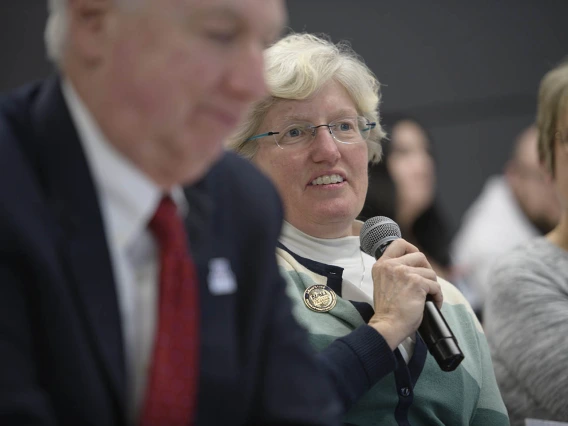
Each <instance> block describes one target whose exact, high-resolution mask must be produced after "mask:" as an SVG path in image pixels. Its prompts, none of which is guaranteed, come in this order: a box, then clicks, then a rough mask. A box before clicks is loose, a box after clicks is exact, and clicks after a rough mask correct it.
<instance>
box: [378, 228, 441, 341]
mask: <svg viewBox="0 0 568 426" xmlns="http://www.w3.org/2000/svg"><path fill="white" fill-rule="evenodd" d="M372 276H373V286H374V291H373V299H374V308H375V315H373V317H372V318H371V320H370V321H369V325H370V326H371V327H373V328H375V329H376V330H377V331H378V332H379V333H381V335H382V336H383V337H384V339H385V340H386V341H387V343H388V345H389V346H390V348H391V349H392V350H394V349H395V348H396V347H397V346H398V345H399V344H400V343H401V342H402V341H403V340H404V339H405V338H407V337H408V336H411V335H413V334H414V333H415V332H416V330H417V329H418V327H419V326H420V323H421V322H422V316H423V314H424V303H425V302H426V296H427V295H431V296H432V298H433V300H434V303H436V305H437V306H438V308H441V307H442V302H443V296H442V290H441V287H440V284H438V281H437V277H436V273H435V272H434V270H433V269H432V267H431V265H430V263H429V262H428V260H427V259H426V256H424V254H422V253H420V251H419V250H418V249H417V248H416V247H415V246H413V245H412V244H410V243H409V242H407V241H405V240H403V239H398V240H395V241H393V242H392V243H391V244H390V245H389V246H388V247H387V249H386V250H385V252H384V253H383V255H382V256H381V257H380V258H379V260H377V261H376V262H375V264H374V265H373V269H372Z"/></svg>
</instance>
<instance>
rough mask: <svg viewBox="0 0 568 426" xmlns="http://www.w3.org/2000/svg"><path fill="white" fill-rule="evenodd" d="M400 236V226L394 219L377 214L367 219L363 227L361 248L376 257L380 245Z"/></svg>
mask: <svg viewBox="0 0 568 426" xmlns="http://www.w3.org/2000/svg"><path fill="white" fill-rule="evenodd" d="M398 238H401V233H400V228H399V227H398V225H397V224H396V222H395V221H394V220H392V219H389V218H388V217H386V216H375V217H372V218H370V219H368V220H367V221H365V223H364V224H363V227H362V228H361V233H360V240H361V250H363V251H364V252H365V253H367V254H368V255H370V256H373V257H375V258H376V257H377V256H376V253H377V249H378V248H379V247H381V246H383V245H384V244H386V243H388V242H390V241H394V240H396V239H398ZM381 254H382V253H381Z"/></svg>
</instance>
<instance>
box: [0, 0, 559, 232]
mask: <svg viewBox="0 0 568 426" xmlns="http://www.w3.org/2000/svg"><path fill="white" fill-rule="evenodd" d="M45 4H46V2H45V1H43V0H2V1H1V2H0V34H1V37H0V90H4V89H7V88H9V87H13V86H15V85H18V84H20V83H22V82H25V81H27V80H30V79H34V78H39V77H42V76H45V75H47V74H48V73H49V72H50V70H51V67H50V66H49V65H48V63H47V62H46V61H45V54H44V50H43V40H42V32H43V26H44V21H45V14H46V12H45V9H46V7H45ZM288 7H289V13H290V16H289V18H290V19H289V26H290V27H291V28H292V29H293V30H295V31H309V32H323V33H327V34H329V35H331V37H332V39H333V40H334V41H339V40H341V39H346V40H349V41H351V43H352V45H353V47H354V49H355V50H356V51H357V52H358V53H359V54H361V55H362V56H363V58H364V59H365V60H366V62H367V63H368V64H369V66H370V67H371V68H372V69H373V71H374V72H375V73H376V74H377V76H378V77H379V80H380V81H381V82H382V83H383V84H384V87H383V109H384V110H385V111H398V112H408V113H411V114H412V115H414V116H416V117H417V118H419V119H421V120H422V121H423V122H425V124H427V125H429V127H430V130H431V132H432V135H433V137H434V143H435V152H436V156H437V160H438V174H439V192H440V195H441V201H442V203H443V206H444V207H445V208H446V210H447V213H448V215H449V219H450V220H451V223H452V225H457V224H458V222H459V219H460V217H461V215H462V214H463V212H464V210H465V209H466V208H467V206H468V205H469V204H470V203H471V201H472V200H473V199H474V197H475V196H476V195H477V194H478V193H479V191H480V189H481V186H482V185H483V182H484V180H485V179H486V178H487V176H489V175H490V174H494V173H498V172H499V171H500V170H501V168H502V165H503V164H504V162H505V160H506V158H507V156H508V154H509V150H510V147H511V143H512V141H513V139H514V137H515V136H516V134H518V132H519V131H520V130H521V129H522V128H523V127H524V126H526V125H528V124H529V123H531V121H532V120H533V119H534V113H535V100H536V90H537V87H538V83H539V81H540V79H541V77H542V75H543V74H544V73H545V72H546V71H547V70H548V69H549V68H550V67H551V66H553V65H555V64H556V63H558V62H559V61H560V60H561V59H562V58H563V57H564V56H565V55H567V54H568V1H566V0H501V1H499V0H492V1H490V0H475V1H472V0H396V1H395V0H391V1H378V0H375V1H373V0H289V1H288Z"/></svg>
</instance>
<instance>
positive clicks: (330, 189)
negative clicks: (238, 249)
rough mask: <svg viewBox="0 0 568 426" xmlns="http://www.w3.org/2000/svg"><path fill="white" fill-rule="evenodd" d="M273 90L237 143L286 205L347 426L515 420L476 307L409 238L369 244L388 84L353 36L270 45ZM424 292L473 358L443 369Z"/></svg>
mask: <svg viewBox="0 0 568 426" xmlns="http://www.w3.org/2000/svg"><path fill="white" fill-rule="evenodd" d="M266 64H267V76H266V78H267V83H268V91H269V94H268V96H266V97H265V98H264V99H262V100H260V101H259V102H257V103H256V104H255V105H254V107H253V108H252V110H251V111H250V114H249V116H248V118H247V120H246V121H245V122H244V123H243V125H242V126H241V127H240V129H239V131H238V132H237V133H236V134H235V135H234V136H233V137H232V138H231V141H230V144H229V146H230V147H231V148H232V149H234V150H236V151H237V152H238V153H240V154H241V155H243V156H244V157H246V158H248V159H250V160H251V161H252V162H253V163H255V164H256V165H257V166H259V167H260V169H261V170H263V171H264V172H265V173H266V174H267V175H268V176H269V177H270V178H271V179H272V180H273V181H274V183H275V184H276V187H277V188H278V190H279V192H280V195H281V196H282V199H283V201H284V210H285V222H284V227H283V230H282V235H281V236H280V244H279V247H278V248H277V250H276V251H277V258H278V263H279V265H280V270H281V272H282V273H283V274H284V276H285V277H286V278H287V281H288V294H289V296H290V297H291V299H292V302H293V305H294V313H295V316H296V318H297V319H298V321H299V322H300V323H301V324H302V325H304V327H306V328H307V330H308V332H309V333H310V339H311V342H312V344H313V346H314V347H315V348H316V349H317V350H318V351H319V355H320V358H319V359H320V360H321V363H322V364H323V365H325V366H326V367H327V368H328V370H329V374H330V376H331V377H333V379H334V381H335V384H336V388H337V390H338V393H339V395H340V396H341V398H342V400H343V406H344V409H345V410H346V411H347V414H346V417H345V419H344V421H345V424H350V425H379V424H380V425H397V424H413V425H432V424H445V425H458V424H471V425H479V426H481V425H483V426H489V425H507V424H508V419H507V414H506V411H505V408H504V406H503V403H502V401H501V397H500V395H499V391H498V389H497V385H496V382H495V379H494V373H493V367H492V364H491V359H490V356H489V349H488V347H487V343H486V341H485V337H484V335H483V331H482V330H481V326H480V325H479V323H478V322H477V319H476V318H475V315H474V314H473V312H472V311H471V308H470V307H469V305H468V303H467V301H466V300H465V299H464V297H463V296H462V295H461V294H460V293H459V291H458V290H457V289H456V288H455V287H454V286H452V285H451V284H450V283H448V282H447V281H444V280H442V279H439V281H438V278H437V276H436V274H435V272H434V271H433V270H432V267H431V266H430V264H429V263H428V261H427V259H426V257H425V256H424V255H423V254H422V253H420V252H419V251H418V249H417V248H416V247H415V246H414V245H412V244H410V243H408V242H407V241H405V240H403V239H398V240H396V241H394V242H392V244H390V245H389V246H388V248H387V249H386V251H385V253H384V254H383V256H382V257H380V258H379V260H375V258H374V257H372V256H369V255H367V254H365V253H363V252H362V251H361V250H360V239H359V232H360V228H361V226H362V222H360V221H357V220H356V218H357V216H358V215H359V213H360V212H361V209H362V208H363V203H364V201H365V196H366V193H367V187H368V174H367V165H368V163H369V161H371V162H374V163H375V162H377V161H379V159H380V155H381V149H380V144H379V142H380V140H381V138H382V137H383V135H384V133H383V130H382V128H381V126H380V124H379V116H378V105H379V99H380V94H379V83H378V81H377V80H376V77H375V76H374V75H373V73H372V72H371V70H369V68H368V67H367V66H366V65H365V64H364V63H363V62H362V61H361V60H360V59H359V58H358V57H357V55H356V54H355V53H354V52H353V50H352V49H351V48H350V47H349V46H348V45H346V44H339V45H334V44H333V43H331V42H329V41H328V40H326V39H324V38H320V37H316V36H313V35H310V34H292V35H289V36H287V37H285V38H284V39H282V40H280V41H279V42H278V43H276V44H275V45H273V46H271V47H270V48H269V49H268V50H267V52H266ZM427 294H432V295H433V296H434V298H435V300H436V301H437V304H438V305H440V304H441V301H442V294H443V301H444V303H443V306H442V312H443V314H444V315H445V318H446V320H447V321H448V323H449V324H450V327H451V328H452V330H453V332H454V334H455V335H456V338H457V340H458V342H459V344H460V346H461V349H462V350H463V352H464V354H465V360H464V361H463V362H462V363H461V364H460V365H459V366H458V367H457V369H456V370H455V371H453V372H443V371H442V370H441V369H440V367H439V366H438V364H437V363H436V361H435V360H434V358H433V357H432V356H431V355H430V354H429V353H428V352H427V349H426V345H425V343H424V341H423V340H422V338H421V337H420V336H419V335H418V334H417V333H416V330H417V328H418V326H419V324H420V322H421V319H422V315H423V309H424V302H425V298H426V295H427Z"/></svg>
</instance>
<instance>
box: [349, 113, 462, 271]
mask: <svg viewBox="0 0 568 426" xmlns="http://www.w3.org/2000/svg"><path fill="white" fill-rule="evenodd" d="M381 124H384V127H385V129H386V132H387V133H388V135H389V137H388V140H384V141H383V144H382V145H383V152H384V158H383V161H381V162H380V163H378V164H373V165H371V166H370V169H369V190H368V192H367V197H366V199H365V205H364V207H363V210H362V212H361V215H360V218H361V219H362V220H365V219H368V218H370V217H373V216H387V217H391V218H393V219H394V220H395V222H397V223H398V224H399V226H400V229H401V232H402V236H403V238H404V239H406V240H407V241H409V242H410V243H412V244H414V245H416V246H417V247H418V248H419V249H420V250H421V251H422V252H423V253H424V254H425V255H426V257H427V258H428V261H429V262H430V264H431V265H432V268H433V269H434V271H436V273H437V274H438V275H439V276H442V277H444V278H448V279H449V278H451V269H450V267H451V262H450V254H449V245H450V233H449V231H448V227H447V222H446V219H445V218H444V216H443V214H442V211H441V208H440V205H439V202H438V201H437V198H436V169H435V161H434V157H433V155H432V139H431V137H430V135H429V133H428V132H427V131H426V129H425V128H424V126H422V125H421V124H420V123H419V122H418V121H417V120H416V119H414V118H411V117H408V116H405V115H394V114H391V115H388V114H387V115H385V116H384V118H383V119H382V120H381ZM389 187H392V189H390V188H389Z"/></svg>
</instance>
